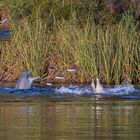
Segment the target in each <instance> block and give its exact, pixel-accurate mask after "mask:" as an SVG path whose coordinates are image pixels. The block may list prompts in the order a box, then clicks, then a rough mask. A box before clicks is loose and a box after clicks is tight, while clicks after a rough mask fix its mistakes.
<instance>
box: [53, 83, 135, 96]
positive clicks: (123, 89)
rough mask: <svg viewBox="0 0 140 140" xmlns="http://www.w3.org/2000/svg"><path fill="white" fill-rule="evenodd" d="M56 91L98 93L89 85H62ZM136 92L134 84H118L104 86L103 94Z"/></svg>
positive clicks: (62, 92) (63, 92)
mask: <svg viewBox="0 0 140 140" xmlns="http://www.w3.org/2000/svg"><path fill="white" fill-rule="evenodd" d="M55 92H56V93H61V94H65V93H67V94H77V95H81V94H96V93H95V92H93V91H92V89H91V88H90V87H89V86H85V87H79V86H62V87H60V88H56V89H55ZM133 92H136V89H135V88H134V86H133V85H116V86H114V87H109V88H104V93H102V95H112V96H113V95H127V94H131V93H133Z"/></svg>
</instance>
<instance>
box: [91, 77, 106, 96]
mask: <svg viewBox="0 0 140 140" xmlns="http://www.w3.org/2000/svg"><path fill="white" fill-rule="evenodd" d="M91 88H92V90H93V92H95V93H105V91H104V88H103V86H102V85H101V83H100V81H99V79H98V78H96V86H95V83H94V79H92V82H91Z"/></svg>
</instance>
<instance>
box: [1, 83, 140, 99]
mask: <svg viewBox="0 0 140 140" xmlns="http://www.w3.org/2000/svg"><path fill="white" fill-rule="evenodd" d="M67 94H70V95H72V96H73V95H74V96H75V95H78V96H80V95H82V96H89V97H91V96H92V97H95V98H104V97H113V96H115V97H116V96H117V97H120V98H124V99H126V98H130V99H131V98H132V99H140V88H134V86H133V85H128V84H126V85H116V86H114V87H104V93H98V94H97V93H95V92H93V91H92V88H91V86H90V85H87V86H73V85H70V86H57V87H55V86H32V88H31V89H27V90H25V89H22V90H21V89H15V88H14V87H0V96H18V97H27V96H36V95H39V96H41V95H49V96H53V95H54V96H59V95H60V96H63V95H64V96H65V95H67Z"/></svg>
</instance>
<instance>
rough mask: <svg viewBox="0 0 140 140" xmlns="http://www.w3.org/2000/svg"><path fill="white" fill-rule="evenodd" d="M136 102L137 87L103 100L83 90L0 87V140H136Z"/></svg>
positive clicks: (138, 104) (139, 121) (139, 113)
mask: <svg viewBox="0 0 140 140" xmlns="http://www.w3.org/2000/svg"><path fill="white" fill-rule="evenodd" d="M139 99H140V88H139V87H137V88H136V90H135V92H133V93H128V92H127V93H123V92H120V93H119V94H117V93H112V94H105V95H101V94H95V93H93V92H92V91H91V89H90V87H88V86H81V87H79V86H68V87H51V86H33V87H32V89H30V90H15V89H14V87H6V88H5V87H1V88H0V139H3V140H4V139H5V140H19V139H20V140H27V139H29V140H72V139H73V140H81V139H85V140H93V139H96V140H112V139H113V140H118V139H121V140H123V139H127V140H128V139H130V140H131V139H139V137H140V133H139V130H140V119H139V116H140V100H139Z"/></svg>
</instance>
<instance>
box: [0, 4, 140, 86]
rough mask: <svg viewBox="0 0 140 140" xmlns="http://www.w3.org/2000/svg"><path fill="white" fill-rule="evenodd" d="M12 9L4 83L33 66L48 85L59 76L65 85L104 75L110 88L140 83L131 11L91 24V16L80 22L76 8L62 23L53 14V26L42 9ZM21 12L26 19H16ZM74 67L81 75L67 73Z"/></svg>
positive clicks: (2, 58) (2, 56) (0, 68)
mask: <svg viewBox="0 0 140 140" xmlns="http://www.w3.org/2000/svg"><path fill="white" fill-rule="evenodd" d="M71 2H72V1H71ZM21 3H22V2H21ZM21 3H20V4H21ZM21 5H22V4H21ZM71 8H72V7H71ZM9 10H11V16H9V20H10V23H11V27H10V28H11V31H12V38H11V42H10V43H9V44H10V45H9V47H3V44H0V45H1V46H0V49H1V53H0V64H1V65H0V72H1V78H0V79H1V80H3V79H4V78H5V77H3V75H5V74H7V75H8V74H10V75H11V77H12V78H11V80H15V79H17V78H18V76H19V74H20V73H21V72H22V71H24V70H27V69H30V68H31V69H33V75H34V76H37V75H40V76H41V78H40V81H43V82H46V81H53V82H59V80H56V79H55V76H64V77H66V79H65V80H64V81H63V82H65V83H71V82H76V83H85V82H90V81H91V78H92V77H93V78H96V77H99V78H100V79H102V81H103V82H104V83H106V84H119V83H120V82H121V81H122V80H124V79H125V80H132V81H133V83H140V47H139V44H140V35H139V32H137V30H136V28H137V25H136V24H135V23H134V21H133V16H132V14H131V13H125V14H123V16H122V18H121V20H119V21H117V22H116V23H111V22H109V24H106V23H99V24H97V23H96V22H94V21H92V22H91V15H90V14H87V16H86V17H85V18H84V23H82V24H80V23H79V19H77V15H76V11H75V10H73V11H70V13H69V19H65V18H61V20H58V19H57V16H55V14H52V15H53V25H52V26H51V28H50V26H49V23H50V22H49V21H48V20H46V19H45V18H44V17H43V18H42V14H41V12H40V11H41V10H42V9H41V8H40V10H35V9H34V11H32V12H31V14H30V15H29V16H28V15H25V13H24V12H23V11H22V10H20V9H19V7H16V8H15V10H13V8H12V7H11V9H10V8H9ZM16 10H20V14H21V15H22V18H19V19H18V18H17V19H16V20H15V16H14V15H15V14H14V13H15V11H16ZM52 13H53V12H52ZM52 15H50V16H52ZM71 67H75V68H77V69H78V70H79V71H78V72H77V73H74V74H73V73H70V72H67V69H68V68H71ZM48 68H54V69H55V72H54V71H53V72H49V69H48ZM13 71H14V72H13ZM5 79H6V78H5ZM7 79H8V80H10V78H7Z"/></svg>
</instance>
